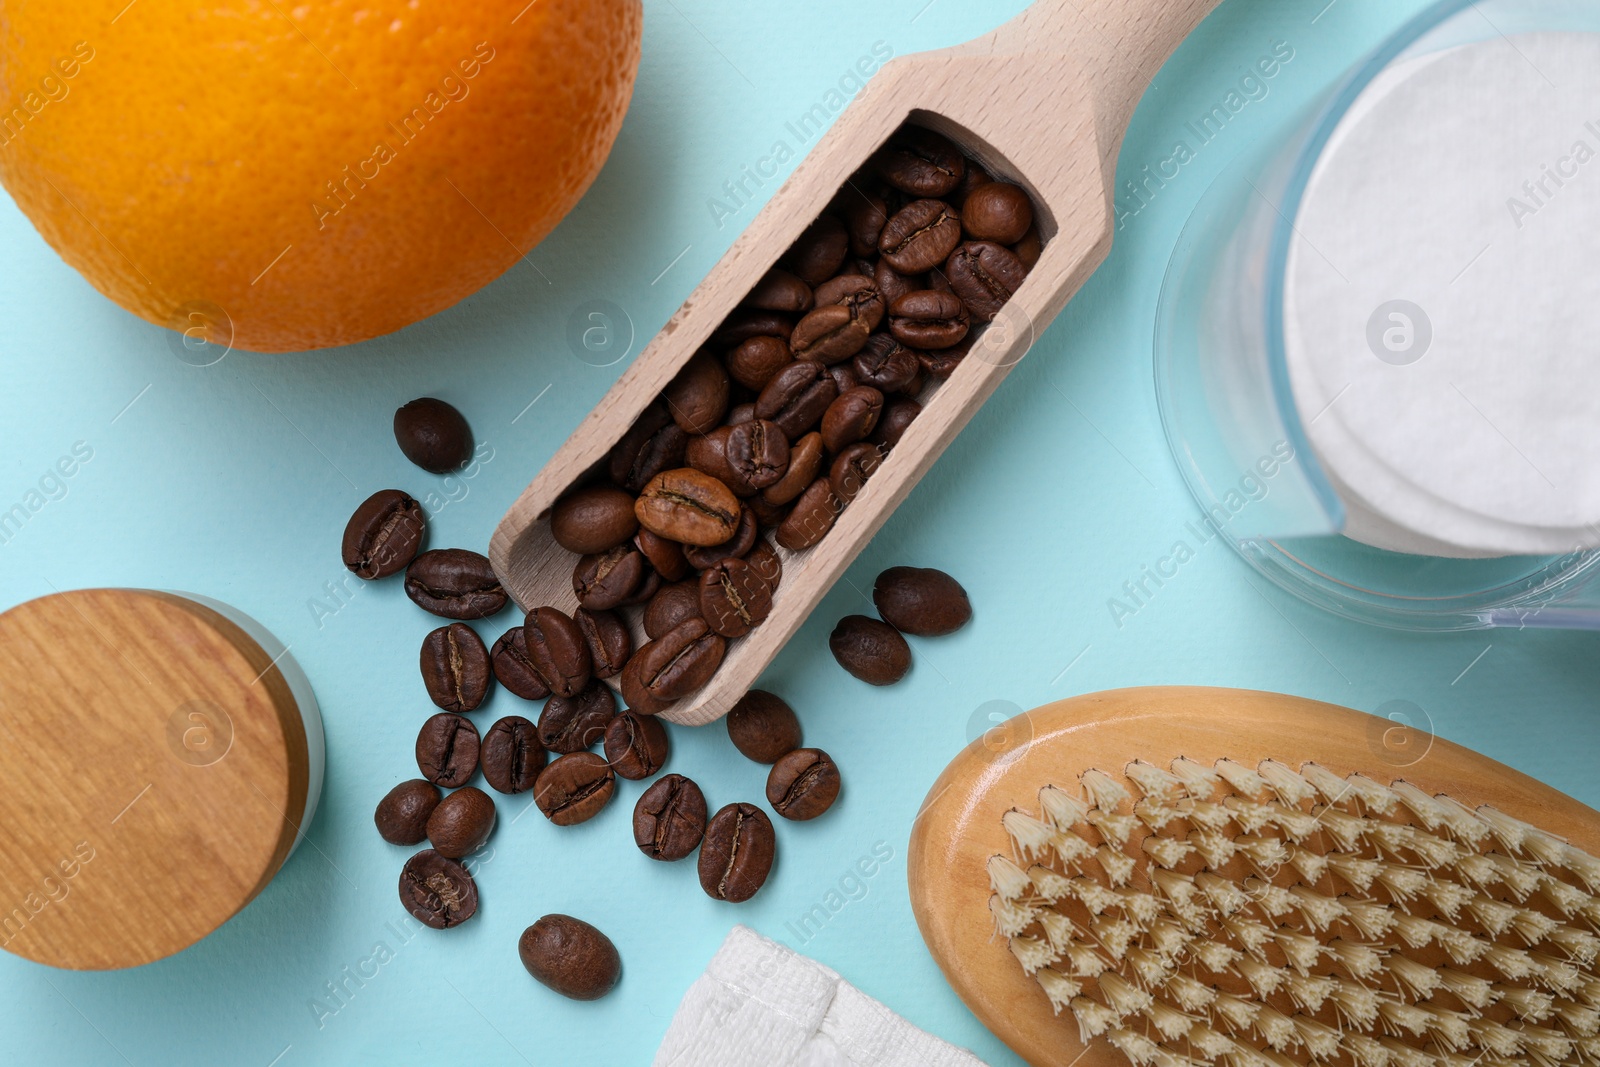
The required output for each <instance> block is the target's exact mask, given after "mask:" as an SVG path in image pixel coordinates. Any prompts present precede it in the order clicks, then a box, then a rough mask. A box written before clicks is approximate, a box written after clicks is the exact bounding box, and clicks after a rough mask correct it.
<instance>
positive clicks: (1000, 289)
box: [921, 241, 1028, 348]
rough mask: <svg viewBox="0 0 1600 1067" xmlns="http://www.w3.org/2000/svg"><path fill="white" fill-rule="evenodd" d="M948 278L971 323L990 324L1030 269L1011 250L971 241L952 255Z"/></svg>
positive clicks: (946, 269)
mask: <svg viewBox="0 0 1600 1067" xmlns="http://www.w3.org/2000/svg"><path fill="white" fill-rule="evenodd" d="M945 274H946V275H947V276H948V277H949V279H950V288H951V289H952V290H953V291H954V293H955V295H956V296H958V297H960V298H961V302H962V303H963V304H965V305H966V307H967V309H968V310H969V311H970V312H971V317H972V320H973V321H974V322H989V321H990V320H991V319H993V318H994V317H995V315H996V314H998V313H999V311H1000V309H1001V308H1002V307H1004V306H1005V303H1006V301H1008V300H1010V299H1011V295H1012V294H1013V293H1015V292H1016V291H1017V289H1018V288H1020V287H1021V285H1022V283H1023V281H1024V280H1025V279H1026V278H1027V275H1028V268H1027V267H1025V266H1023V264H1022V260H1020V259H1018V258H1017V256H1016V253H1014V252H1012V251H1011V249H1009V248H1006V247H1004V246H1002V245H997V244H995V243H993V242H992V241H968V242H967V243H966V244H964V245H962V246H961V247H960V248H957V249H956V250H955V251H954V252H952V253H951V254H950V261H949V262H948V263H946V264H945ZM951 343H952V344H953V343H954V342H951ZM921 347H925V348H935V347H944V346H939V345H924V346H921Z"/></svg>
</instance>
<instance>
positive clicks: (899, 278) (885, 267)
mask: <svg viewBox="0 0 1600 1067" xmlns="http://www.w3.org/2000/svg"><path fill="white" fill-rule="evenodd" d="M872 284H874V285H876V286H877V287H878V293H879V294H880V295H881V296H882V297H883V306H884V307H885V308H889V307H893V306H894V302H895V301H896V300H899V299H900V298H901V297H902V296H905V295H906V294H907V293H910V292H914V291H915V290H918V289H921V288H923V287H924V286H923V278H922V276H921V275H920V274H918V275H911V276H909V277H908V276H907V275H904V274H901V273H900V272H899V271H897V270H895V269H894V268H893V267H891V266H889V261H888V260H885V259H880V260H878V265H877V266H876V267H874V268H873V269H872Z"/></svg>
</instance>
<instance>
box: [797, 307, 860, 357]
mask: <svg viewBox="0 0 1600 1067" xmlns="http://www.w3.org/2000/svg"><path fill="white" fill-rule="evenodd" d="M871 333H872V328H871V327H870V326H868V325H867V323H866V320H864V319H862V318H859V317H857V316H856V314H855V313H854V311H852V310H851V309H850V308H848V307H846V306H844V305H843V304H824V305H823V306H821V307H817V308H813V309H812V310H811V311H809V312H807V313H806V317H805V318H803V319H801V320H800V321H799V322H797V323H795V327H794V332H793V333H791V334H790V335H789V351H791V352H793V353H794V357H795V358H796V359H813V360H816V361H817V362H818V363H838V362H839V361H840V360H842V359H849V358H850V357H851V356H853V355H855V354H856V353H857V352H859V351H861V346H862V345H864V344H866V343H867V338H868V336H870V335H871Z"/></svg>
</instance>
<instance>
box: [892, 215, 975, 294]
mask: <svg viewBox="0 0 1600 1067" xmlns="http://www.w3.org/2000/svg"><path fill="white" fill-rule="evenodd" d="M960 243H961V219H960V218H959V217H958V216H957V215H956V212H955V209H954V208H952V207H951V206H950V205H949V204H946V203H945V202H944V201H942V200H913V201H912V202H911V203H909V204H907V205H906V206H905V207H903V208H901V209H900V210H899V211H897V212H895V213H894V216H893V217H892V218H890V219H889V222H888V224H887V225H886V226H884V228H883V235H882V236H881V237H879V238H878V251H880V252H881V253H883V258H884V260H885V261H886V262H887V263H888V264H889V266H891V267H893V268H894V269H895V270H897V271H899V272H900V273H901V274H921V273H922V272H923V271H929V270H932V269H933V268H935V267H937V266H939V265H940V264H941V263H943V262H944V261H945V259H946V258H947V257H948V256H949V255H950V252H951V251H952V250H953V249H954V248H955V247H956V245H958V244H960ZM891 311H892V308H891Z"/></svg>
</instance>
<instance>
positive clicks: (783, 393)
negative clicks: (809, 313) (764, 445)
mask: <svg viewBox="0 0 1600 1067" xmlns="http://www.w3.org/2000/svg"><path fill="white" fill-rule="evenodd" d="M819 310H826V309H819ZM813 314H815V312H813ZM862 340H863V341H865V338H863V339H862ZM838 395H839V387H838V386H837V385H835V384H834V381H833V379H832V378H830V377H829V376H828V371H827V368H825V367H824V366H823V365H822V364H821V363H817V362H815V361H814V360H809V359H797V360H795V361H794V362H793V363H790V364H789V365H788V366H786V367H784V368H783V369H782V370H780V371H779V372H778V373H777V374H774V375H773V376H772V380H771V381H769V382H768V383H767V386H766V388H765V389H763V390H761V395H760V396H758V397H756V418H758V419H767V420H769V421H771V422H774V423H777V425H778V428H779V429H780V430H782V431H783V433H784V436H785V437H787V438H788V439H789V440H791V441H797V440H798V439H799V438H800V437H801V436H803V435H804V434H805V433H806V432H807V431H808V430H810V429H811V428H812V427H814V426H816V424H817V423H819V422H821V421H822V413H823V412H825V411H827V410H828V405H829V404H831V403H833V400H834V398H835V397H836V396H838ZM790 462H793V457H792V456H791V459H790Z"/></svg>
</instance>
